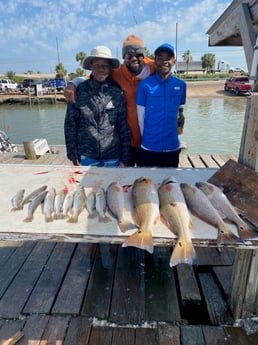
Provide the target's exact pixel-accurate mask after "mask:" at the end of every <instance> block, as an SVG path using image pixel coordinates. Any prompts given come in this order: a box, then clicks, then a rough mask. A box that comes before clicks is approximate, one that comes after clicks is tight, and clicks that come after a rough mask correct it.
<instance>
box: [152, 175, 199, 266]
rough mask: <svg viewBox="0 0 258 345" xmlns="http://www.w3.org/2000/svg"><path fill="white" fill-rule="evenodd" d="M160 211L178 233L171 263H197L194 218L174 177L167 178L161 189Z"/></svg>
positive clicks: (173, 264)
mask: <svg viewBox="0 0 258 345" xmlns="http://www.w3.org/2000/svg"><path fill="white" fill-rule="evenodd" d="M158 193H159V202H160V213H161V216H162V218H163V220H164V221H165V224H166V225H167V227H168V228H169V229H170V230H171V231H172V232H175V233H176V234H178V241H177V244H176V246H175V247H174V249H173V253H172V255H171V258H170V262H169V265H170V267H173V266H175V265H177V264H179V263H186V264H190V265H193V264H196V263H197V258H196V253H195V249H194V247H193V244H192V240H191V235H190V232H189V230H190V228H191V226H192V220H191V217H190V214H189V211H188V208H187V205H186V202H185V198H184V195H183V193H182V190H181V188H180V185H179V183H178V182H177V181H176V180H175V178H173V177H169V178H167V179H165V180H164V181H163V182H162V183H161V185H160V187H159V189H158Z"/></svg>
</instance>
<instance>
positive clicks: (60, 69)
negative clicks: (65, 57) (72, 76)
mask: <svg viewBox="0 0 258 345" xmlns="http://www.w3.org/2000/svg"><path fill="white" fill-rule="evenodd" d="M55 71H56V77H57V78H62V77H65V76H66V74H67V70H66V69H65V68H64V65H63V64H62V63H61V62H60V63H58V64H57V65H56V68H55Z"/></svg>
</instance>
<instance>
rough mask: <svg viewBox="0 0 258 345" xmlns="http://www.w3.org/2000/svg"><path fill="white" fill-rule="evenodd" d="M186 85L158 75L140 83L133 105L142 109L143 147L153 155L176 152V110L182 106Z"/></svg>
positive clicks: (180, 81)
mask: <svg viewBox="0 0 258 345" xmlns="http://www.w3.org/2000/svg"><path fill="white" fill-rule="evenodd" d="M185 100H186V83H185V82H184V81H183V80H180V79H178V78H176V77H174V76H173V75H171V76H170V77H169V78H168V79H166V80H164V79H162V78H161V77H160V76H159V75H158V74H157V73H156V74H154V75H152V76H150V77H147V78H146V79H143V80H141V81H140V83H139V85H138V89H137V95H136V104H137V105H141V106H144V107H145V117H144V128H143V135H142V146H143V147H144V148H146V149H148V150H151V151H155V152H166V151H175V150H177V149H179V148H180V143H179V139H178V125H177V117H178V108H179V106H180V105H181V104H185Z"/></svg>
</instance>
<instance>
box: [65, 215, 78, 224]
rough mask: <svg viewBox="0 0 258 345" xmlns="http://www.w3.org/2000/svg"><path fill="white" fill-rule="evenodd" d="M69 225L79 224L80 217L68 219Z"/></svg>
mask: <svg viewBox="0 0 258 345" xmlns="http://www.w3.org/2000/svg"><path fill="white" fill-rule="evenodd" d="M67 223H78V217H76V216H74V217H73V216H72V217H69V218H68V219H67Z"/></svg>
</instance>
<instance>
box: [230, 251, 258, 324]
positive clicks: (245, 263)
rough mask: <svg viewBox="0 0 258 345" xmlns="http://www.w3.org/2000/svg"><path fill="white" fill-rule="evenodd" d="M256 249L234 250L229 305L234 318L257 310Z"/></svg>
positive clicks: (254, 312)
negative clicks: (234, 256)
mask: <svg viewBox="0 0 258 345" xmlns="http://www.w3.org/2000/svg"><path fill="white" fill-rule="evenodd" d="M257 276H258V249H256V250H247V251H246V250H243V249H238V250H237V251H236V258H235V261H234V265H233V272H232V281H231V284H232V287H231V290H230V294H229V306H230V308H231V310H232V313H233V315H234V318H235V319H238V318H244V317H248V316H252V315H253V314H256V313H257V310H258V281H257Z"/></svg>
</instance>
